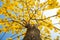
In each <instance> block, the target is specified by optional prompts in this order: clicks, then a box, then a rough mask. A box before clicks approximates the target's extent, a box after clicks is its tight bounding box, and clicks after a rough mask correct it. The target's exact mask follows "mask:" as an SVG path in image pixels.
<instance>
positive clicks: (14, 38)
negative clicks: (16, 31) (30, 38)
mask: <svg viewBox="0 0 60 40" xmlns="http://www.w3.org/2000/svg"><path fill="white" fill-rule="evenodd" d="M22 35H25V34H21V35H19V36H22ZM17 37H18V36H16V37H14V38H12V39H15V38H17Z"/></svg>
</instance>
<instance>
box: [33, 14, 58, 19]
mask: <svg viewBox="0 0 60 40" xmlns="http://www.w3.org/2000/svg"><path fill="white" fill-rule="evenodd" d="M55 16H57V15H53V16H50V17H47V18H44V19H32V20H46V19H48V18H52V17H55Z"/></svg>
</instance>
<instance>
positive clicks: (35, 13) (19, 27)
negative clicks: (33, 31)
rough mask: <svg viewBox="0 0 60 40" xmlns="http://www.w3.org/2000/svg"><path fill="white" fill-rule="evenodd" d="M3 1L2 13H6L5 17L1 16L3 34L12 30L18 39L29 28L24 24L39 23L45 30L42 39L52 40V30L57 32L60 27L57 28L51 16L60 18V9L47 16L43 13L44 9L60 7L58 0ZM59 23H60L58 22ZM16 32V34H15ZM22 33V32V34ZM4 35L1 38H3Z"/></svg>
mask: <svg viewBox="0 0 60 40" xmlns="http://www.w3.org/2000/svg"><path fill="white" fill-rule="evenodd" d="M1 2H3V5H2V7H0V15H4V16H5V17H4V19H1V18H0V25H2V28H0V33H2V32H5V33H4V34H3V36H4V35H5V34H6V33H8V32H10V31H11V32H12V34H13V35H12V37H13V36H14V35H18V36H17V37H15V38H17V40H20V36H25V33H26V31H25V30H24V29H26V30H27V28H25V27H24V26H25V25H26V24H27V23H30V24H31V25H32V26H33V25H35V24H37V25H38V26H37V28H38V29H39V30H40V31H42V29H43V28H44V31H43V32H40V35H41V39H42V40H51V37H50V30H53V29H56V30H54V31H55V32H57V31H58V30H59V29H57V28H55V26H54V25H53V23H52V20H51V19H50V18H52V17H56V18H60V9H59V10H58V12H57V13H56V15H53V16H50V17H46V16H45V15H43V14H44V13H43V11H45V10H50V9H54V8H60V5H59V2H58V1H57V0H53V1H52V0H47V1H45V2H43V3H41V1H40V0H1ZM58 24H59V23H58ZM14 33H16V34H14ZM20 33H22V34H21V35H20ZM3 36H2V37H1V38H0V40H2V38H3ZM12 37H10V38H7V40H13V39H15V38H12Z"/></svg>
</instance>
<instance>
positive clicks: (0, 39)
mask: <svg viewBox="0 0 60 40" xmlns="http://www.w3.org/2000/svg"><path fill="white" fill-rule="evenodd" d="M5 34H6V32H5V33H4V34H3V35H2V37H1V38H0V40H2V38H3V37H4V36H5Z"/></svg>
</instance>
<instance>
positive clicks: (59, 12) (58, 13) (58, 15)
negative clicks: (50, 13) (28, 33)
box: [57, 10, 60, 18]
mask: <svg viewBox="0 0 60 40" xmlns="http://www.w3.org/2000/svg"><path fill="white" fill-rule="evenodd" d="M57 17H59V18H60V10H58V12H57Z"/></svg>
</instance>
